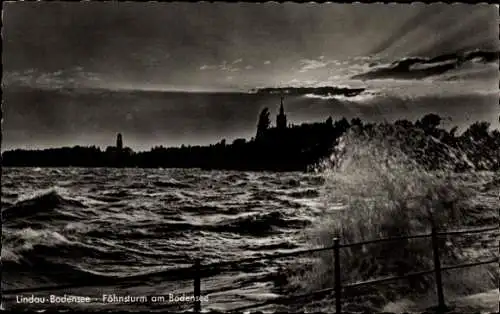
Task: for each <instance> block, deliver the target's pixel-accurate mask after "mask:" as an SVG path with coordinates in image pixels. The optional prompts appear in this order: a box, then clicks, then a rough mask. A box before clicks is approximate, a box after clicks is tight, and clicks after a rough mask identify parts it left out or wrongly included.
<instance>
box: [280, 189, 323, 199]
mask: <svg viewBox="0 0 500 314" xmlns="http://www.w3.org/2000/svg"><path fill="white" fill-rule="evenodd" d="M288 195H289V196H291V197H295V198H316V197H318V196H319V195H320V194H319V192H318V191H317V190H313V189H307V190H302V191H295V192H291V193H289V194H288Z"/></svg>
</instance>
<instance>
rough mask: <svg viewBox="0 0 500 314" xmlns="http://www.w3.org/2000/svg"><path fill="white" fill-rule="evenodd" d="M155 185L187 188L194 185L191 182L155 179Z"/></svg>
mask: <svg viewBox="0 0 500 314" xmlns="http://www.w3.org/2000/svg"><path fill="white" fill-rule="evenodd" d="M153 185H155V186H157V187H160V188H174V189H185V188H190V187H192V186H191V185H189V184H186V183H182V182H177V181H155V182H153Z"/></svg>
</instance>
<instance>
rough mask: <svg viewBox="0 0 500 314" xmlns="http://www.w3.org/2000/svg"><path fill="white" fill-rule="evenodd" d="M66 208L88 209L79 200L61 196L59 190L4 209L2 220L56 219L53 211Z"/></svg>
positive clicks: (38, 195)
mask: <svg viewBox="0 0 500 314" xmlns="http://www.w3.org/2000/svg"><path fill="white" fill-rule="evenodd" d="M64 207H74V208H86V207H87V206H86V205H84V204H83V203H81V202H79V201H77V200H73V199H69V198H64V197H62V196H61V195H59V193H58V192H57V190H55V189H53V190H50V191H48V192H47V191H45V192H42V193H39V194H37V195H35V196H33V197H31V198H28V199H25V200H21V201H18V202H16V203H14V204H13V205H12V206H9V207H7V208H5V209H3V210H2V219H7V220H10V219H18V218H26V217H32V216H41V215H44V216H46V217H47V218H55V216H56V213H54V212H53V210H54V209H56V208H64ZM52 215H53V216H52ZM39 218H41V217H39Z"/></svg>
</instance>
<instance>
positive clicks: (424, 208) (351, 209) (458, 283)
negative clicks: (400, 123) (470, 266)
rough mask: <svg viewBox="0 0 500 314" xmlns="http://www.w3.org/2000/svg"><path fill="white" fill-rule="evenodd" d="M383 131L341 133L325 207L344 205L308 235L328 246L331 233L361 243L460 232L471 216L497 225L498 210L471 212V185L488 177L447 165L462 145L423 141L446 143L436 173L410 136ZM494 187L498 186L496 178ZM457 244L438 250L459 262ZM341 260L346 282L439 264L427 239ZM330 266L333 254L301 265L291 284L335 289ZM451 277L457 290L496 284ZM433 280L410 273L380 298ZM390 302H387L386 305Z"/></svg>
mask: <svg viewBox="0 0 500 314" xmlns="http://www.w3.org/2000/svg"><path fill="white" fill-rule="evenodd" d="M373 133H375V132H373ZM378 135H379V134H374V135H373V136H363V134H359V133H357V132H355V131H349V132H348V133H347V134H345V135H344V136H343V137H342V139H341V141H340V145H338V146H337V148H336V149H337V150H336V151H335V153H334V154H333V155H332V156H331V158H332V161H333V163H331V164H327V165H326V167H325V169H324V171H323V172H322V175H323V176H324V178H325V180H326V181H325V184H324V186H323V187H322V190H321V198H322V199H323V201H324V203H325V205H326V207H329V208H331V207H333V206H332V205H335V204H339V203H340V204H343V208H342V210H334V211H327V212H325V215H323V216H322V217H321V220H320V221H319V222H318V223H317V224H315V225H314V228H312V229H311V230H310V232H308V234H307V236H308V238H309V242H310V244H311V245H312V246H330V245H332V242H333V241H332V239H333V238H340V239H341V241H342V242H343V243H355V242H362V241H367V240H374V239H378V238H389V237H398V236H404V235H411V234H420V233H427V232H430V229H431V227H432V226H436V227H437V228H439V229H441V230H447V229H461V228H466V227H467V226H468V225H471V224H472V223H471V219H474V225H475V226H484V225H485V224H490V223H492V222H495V221H496V223H497V224H498V207H496V209H492V210H482V211H481V214H480V218H475V217H472V216H473V215H471V214H472V213H471V210H472V209H473V207H472V204H471V200H473V199H474V198H475V197H477V195H478V191H477V189H474V187H471V186H470V182H473V181H477V182H479V186H484V185H485V184H486V182H485V181H486V180H485V178H482V177H481V175H479V173H478V172H477V171H474V170H473V169H471V170H470V171H468V172H467V173H465V174H464V175H463V176H462V177H460V176H459V175H457V174H456V173H455V172H454V171H453V169H454V167H449V163H451V164H455V163H457V162H461V161H462V159H461V158H459V157H460V155H459V154H458V153H459V151H458V149H454V150H452V148H451V147H448V146H446V145H445V144H444V143H441V142H439V143H436V142H435V141H434V140H433V138H422V141H423V142H425V143H427V144H429V145H430V143H436V145H437V146H436V149H437V148H442V152H443V154H444V155H445V153H450V155H449V156H444V157H443V161H442V162H440V163H439V164H437V166H438V167H437V169H432V170H430V169H428V168H426V166H425V165H423V164H422V163H421V162H420V161H419V160H418V157H419V156H418V155H412V154H411V149H410V148H411V147H412V146H411V143H408V142H407V141H408V140H415V137H409V138H407V137H406V136H401V134H399V136H401V137H400V138H398V137H397V136H393V137H391V138H389V137H388V136H384V134H382V135H381V136H378ZM424 157H425V156H424ZM440 157H441V156H440ZM446 157H448V158H446ZM491 185H492V186H493V188H494V187H495V185H496V183H495V182H493V183H492V184H491ZM482 204H484V202H482ZM457 241H459V240H458V238H456V239H455V238H450V239H449V240H448V242H447V243H446V245H443V247H442V248H440V252H441V254H442V258H443V263H446V264H458V263H459V262H460V259H461V258H462V257H461V250H457V247H459V243H458V242H457ZM340 259H341V264H342V265H344V266H343V267H345V269H346V271H345V272H344V273H343V275H342V276H343V278H344V280H346V281H347V282H357V281H365V280H371V279H375V278H380V277H386V276H393V275H396V276H397V275H401V274H403V273H410V272H414V271H419V270H422V269H430V268H432V267H433V257H432V250H431V249H430V248H429V243H428V242H423V241H410V240H406V241H399V242H397V243H396V242H395V243H393V244H391V245H377V246H376V245H373V246H366V247H357V246H354V247H351V248H346V249H345V250H343V251H342V252H341V255H340ZM332 265H334V263H333V257H332V255H329V254H324V255H321V258H320V259H319V260H318V261H317V262H316V263H315V264H314V265H313V266H312V267H308V268H303V269H304V270H305V272H304V274H302V275H297V276H295V277H294V276H291V279H290V281H289V282H291V284H290V286H291V287H292V288H291V289H292V290H293V289H295V288H297V289H299V290H304V291H301V292H309V291H313V290H317V289H321V288H324V287H327V286H333V285H334V282H333V279H332V276H330V274H331V273H332V271H333V270H332ZM299 267H300V265H299ZM496 273H497V274H498V270H496ZM493 274H494V272H493ZM484 278H490V277H489V276H488V277H484ZM491 278H494V276H491ZM452 281H453V282H452ZM449 282H450V283H449V284H445V285H448V286H447V287H446V290H447V291H450V293H451V292H452V291H453V293H458V294H459V293H462V292H463V291H465V290H467V289H470V290H474V289H480V288H481V285H483V284H484V285H488V284H491V283H490V282H489V280H484V281H483V282H481V283H479V282H477V280H476V282H471V281H469V279H467V278H465V276H461V275H457V276H456V277H455V278H453V279H452V280H450V281H449ZM432 284H433V283H432V280H430V279H429V278H427V277H418V278H412V279H411V280H409V281H408V282H400V283H394V284H390V285H388V286H387V287H385V288H381V289H380V291H379V295H380V297H381V298H382V299H385V301H387V299H389V300H390V299H391V298H393V297H394V296H396V297H398V296H399V295H401V294H402V293H406V292H407V293H408V295H410V296H411V297H415V298H417V297H419V294H420V293H425V292H426V291H428V289H429V288H430V287H431V285H432ZM287 288H288V287H287ZM356 295H357V296H358V297H360V298H361V297H363V298H364V299H365V300H367V299H368V297H369V296H368V294H367V292H366V291H363V290H359V291H357V290H356ZM348 301H352V300H348ZM379 301H380V300H378V301H377V302H379ZM385 301H384V300H382V304H385V303H384V302H385ZM374 302H375V301H374ZM346 303H348V302H346ZM354 303H355V302H354ZM370 303H371V301H370ZM371 305H373V304H371ZM371 305H370V306H371ZM346 307H347V305H346ZM350 310H352V311H358V310H359V309H352V308H350V309H349V311H350ZM371 311H373V310H371ZM377 311H378V310H377Z"/></svg>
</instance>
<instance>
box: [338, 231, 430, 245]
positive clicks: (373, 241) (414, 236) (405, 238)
mask: <svg viewBox="0 0 500 314" xmlns="http://www.w3.org/2000/svg"><path fill="white" fill-rule="evenodd" d="M430 237H431V234H430V233H424V234H416V235H410V236H400V237H389V238H380V239H376V240H368V241H362V242H354V243H346V244H341V245H340V247H341V248H348V247H353V246H360V245H367V244H375V243H382V242H392V241H401V240H409V239H421V238H430Z"/></svg>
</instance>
